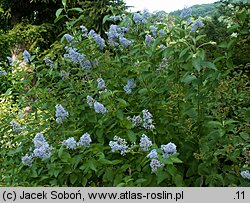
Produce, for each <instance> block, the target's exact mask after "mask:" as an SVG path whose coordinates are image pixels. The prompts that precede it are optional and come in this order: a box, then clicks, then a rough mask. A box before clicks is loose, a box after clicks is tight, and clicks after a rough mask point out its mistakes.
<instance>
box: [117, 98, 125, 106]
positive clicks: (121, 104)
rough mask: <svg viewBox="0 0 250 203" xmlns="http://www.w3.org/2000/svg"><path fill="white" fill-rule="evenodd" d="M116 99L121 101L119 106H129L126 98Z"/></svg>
mask: <svg viewBox="0 0 250 203" xmlns="http://www.w3.org/2000/svg"><path fill="white" fill-rule="evenodd" d="M116 101H118V102H119V103H118V105H119V107H127V106H128V103H127V102H126V101H125V100H124V99H121V98H118V99H116Z"/></svg>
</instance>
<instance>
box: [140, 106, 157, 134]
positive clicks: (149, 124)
mask: <svg viewBox="0 0 250 203" xmlns="http://www.w3.org/2000/svg"><path fill="white" fill-rule="evenodd" d="M142 120H143V124H142V125H143V127H144V128H145V129H147V130H153V129H155V126H154V125H153V116H152V114H151V113H150V112H149V111H148V110H147V109H144V110H143V111H142Z"/></svg>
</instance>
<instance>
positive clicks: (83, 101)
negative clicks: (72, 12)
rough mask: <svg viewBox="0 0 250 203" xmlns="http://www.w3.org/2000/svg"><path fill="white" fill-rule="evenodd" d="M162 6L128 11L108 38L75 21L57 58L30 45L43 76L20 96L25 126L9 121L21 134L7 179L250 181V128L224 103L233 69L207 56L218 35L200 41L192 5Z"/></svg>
mask: <svg viewBox="0 0 250 203" xmlns="http://www.w3.org/2000/svg"><path fill="white" fill-rule="evenodd" d="M154 15H156V14H150V13H149V12H147V11H144V12H142V13H134V14H129V15H127V16H121V17H120V18H119V19H120V23H119V24H116V25H115V24H112V25H111V26H110V29H109V31H108V32H106V35H107V39H106V41H105V39H103V38H102V37H101V36H100V35H99V34H97V33H96V32H95V31H94V30H90V31H88V30H87V28H86V27H85V26H84V25H82V26H80V27H72V28H71V30H68V34H66V35H64V36H63V37H62V41H61V43H62V45H63V46H64V50H61V51H60V53H61V52H62V54H61V55H59V56H58V57H57V58H48V57H46V58H44V59H43V60H40V61H39V60H38V59H36V56H34V55H32V54H30V53H29V52H27V51H25V52H24V54H23V57H24V61H25V62H26V65H27V66H30V67H32V69H33V70H34V72H33V73H34V75H35V78H36V83H35V84H34V85H33V86H32V87H29V89H28V90H26V92H25V93H26V95H27V97H24V98H22V100H21V102H20V104H21V106H22V105H23V106H22V107H25V105H27V103H29V104H30V105H31V107H32V111H31V113H28V114H27V118H23V119H22V122H23V124H24V125H25V128H22V126H21V125H19V124H17V123H16V122H15V121H14V120H13V122H12V124H11V125H12V126H5V129H8V130H9V131H11V132H12V131H13V132H12V133H17V139H18V144H17V146H16V147H15V148H14V149H13V150H11V151H10V152H9V153H4V154H3V156H2V157H3V158H2V159H4V158H7V157H8V159H9V160H10V158H11V160H12V161H5V162H4V167H5V169H4V171H3V170H2V172H1V173H2V179H3V182H4V184H6V185H34V186H40V185H43V186H47V185H50V186H229V185H242V186H246V185H249V181H248V179H249V172H248V171H247V169H249V166H248V163H249V162H248V161H249V160H248V158H247V155H246V154H247V153H249V145H247V144H246V141H247V139H249V136H248V135H246V133H245V129H244V128H242V127H241V126H240V127H239V126H237V123H238V121H236V120H233V119H227V117H223V116H222V114H220V113H218V111H217V107H218V106H217V104H216V103H215V102H214V100H216V99H218V95H219V94H216V90H217V88H219V84H218V83H219V82H218V81H223V79H224V78H223V77H224V76H222V73H221V72H220V69H221V63H217V62H218V61H217V62H216V60H215V61H209V60H208V59H207V58H206V53H205V51H204V49H203V46H205V45H213V43H212V42H205V43H200V40H201V39H203V38H205V36H203V35H199V32H200V29H202V27H203V26H204V24H203V23H202V21H201V19H193V18H192V19H191V12H190V11H189V10H186V11H185V12H184V13H182V15H181V17H180V19H176V22H169V20H168V18H166V19H164V20H162V21H158V18H156V17H155V16H154ZM189 18H190V21H192V22H191V23H187V20H188V19H189ZM112 19H113V17H112ZM112 19H111V20H112ZM68 23H70V22H68ZM17 66H18V64H17ZM31 99H32V100H33V102H32V103H31V102H30V100H31ZM13 119H14V118H13ZM11 127H13V129H11ZM14 129H15V130H14ZM17 129H18V130H17ZM35 134H36V136H35V137H34V138H33V136H34V135H35ZM236 136H237V138H235V137H236ZM234 139H235V140H234ZM32 141H33V144H32ZM13 142H15V140H14V141H13ZM239 143H240V144H239ZM32 145H34V146H35V149H34V150H33V151H32V149H31V148H32ZM243 152H244V153H243ZM13 165H15V166H16V167H15V169H13V170H12V171H11V170H10V169H11V168H12V166H13ZM17 174H18V175H17Z"/></svg>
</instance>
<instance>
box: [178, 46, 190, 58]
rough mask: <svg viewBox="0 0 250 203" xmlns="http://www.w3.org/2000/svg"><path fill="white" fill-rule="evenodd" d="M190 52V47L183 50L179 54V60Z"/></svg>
mask: <svg viewBox="0 0 250 203" xmlns="http://www.w3.org/2000/svg"><path fill="white" fill-rule="evenodd" d="M188 50H189V47H187V48H185V49H183V50H182V51H181V53H180V54H179V59H180V58H182V57H183V56H184V55H185V54H186V53H187V52H188Z"/></svg>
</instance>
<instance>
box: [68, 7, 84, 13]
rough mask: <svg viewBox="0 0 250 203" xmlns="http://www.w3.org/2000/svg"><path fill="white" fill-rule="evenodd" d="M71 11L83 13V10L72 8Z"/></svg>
mask: <svg viewBox="0 0 250 203" xmlns="http://www.w3.org/2000/svg"><path fill="white" fill-rule="evenodd" d="M69 11H78V12H80V13H82V12H83V10H82V9H81V8H71V9H69Z"/></svg>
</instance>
